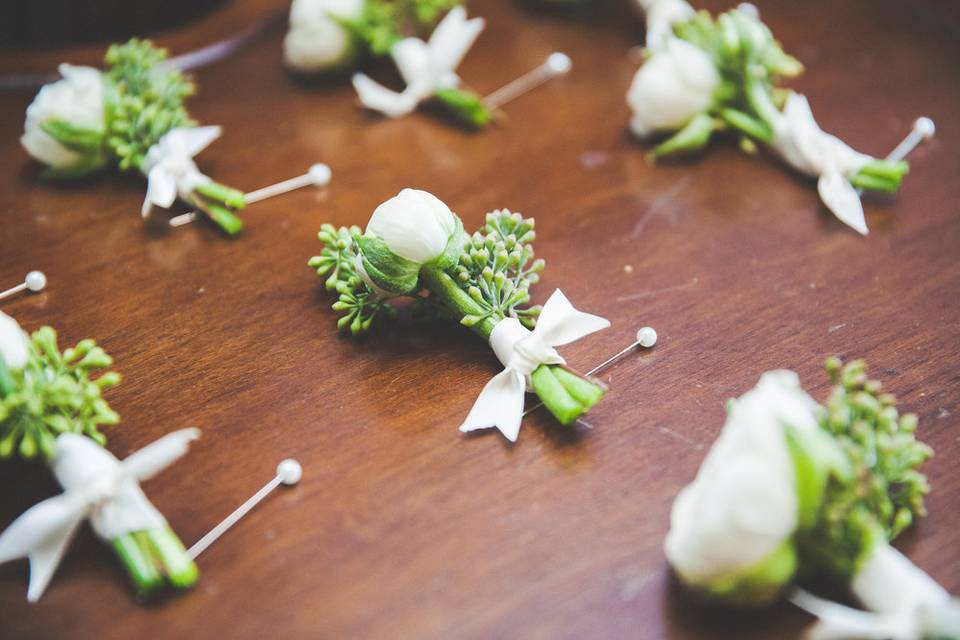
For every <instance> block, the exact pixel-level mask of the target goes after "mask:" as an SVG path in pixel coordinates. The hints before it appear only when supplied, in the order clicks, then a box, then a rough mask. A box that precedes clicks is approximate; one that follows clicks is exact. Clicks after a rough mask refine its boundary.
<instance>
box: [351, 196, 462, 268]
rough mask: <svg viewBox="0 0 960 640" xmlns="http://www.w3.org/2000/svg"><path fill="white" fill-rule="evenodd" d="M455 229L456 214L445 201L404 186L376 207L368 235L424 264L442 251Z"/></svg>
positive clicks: (395, 251) (392, 249)
mask: <svg viewBox="0 0 960 640" xmlns="http://www.w3.org/2000/svg"><path fill="white" fill-rule="evenodd" d="M456 229H457V223H456V216H454V215H453V212H452V211H450V207H448V206H447V205H446V204H444V203H443V201H442V200H440V199H439V198H437V197H436V196H434V195H433V194H431V193H427V192H426V191H420V190H419V189H404V190H403V191H401V192H400V193H398V194H397V195H395V196H394V197H392V198H390V199H389V200H387V201H386V202H384V203H383V204H381V205H380V206H379V207H377V208H376V210H375V211H374V212H373V216H371V217H370V222H368V223H367V231H366V235H367V236H371V237H375V238H379V239H381V240H383V241H384V242H385V243H386V245H387V246H388V247H389V248H390V251H392V252H393V253H395V254H396V255H398V256H400V257H401V258H406V259H407V260H411V261H413V262H416V263H418V264H423V263H425V262H429V261H430V260H433V259H434V258H436V257H437V256H439V255H440V254H441V253H443V250H444V249H445V248H446V246H447V242H448V241H449V240H450V236H451V235H452V234H453V233H454V232H455V231H456Z"/></svg>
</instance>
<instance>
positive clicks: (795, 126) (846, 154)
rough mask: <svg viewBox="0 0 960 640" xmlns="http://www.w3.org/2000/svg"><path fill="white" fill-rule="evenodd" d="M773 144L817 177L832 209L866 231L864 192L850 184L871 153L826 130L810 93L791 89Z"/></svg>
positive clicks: (791, 161) (790, 161) (792, 163)
mask: <svg viewBox="0 0 960 640" xmlns="http://www.w3.org/2000/svg"><path fill="white" fill-rule="evenodd" d="M773 134H774V135H773V142H772V146H773V148H774V149H775V150H776V151H777V152H778V153H779V154H780V156H781V157H782V158H783V159H784V160H785V161H786V162H787V163H788V164H789V165H790V166H792V167H794V168H795V169H797V170H798V171H802V172H803V173H805V174H807V175H809V176H813V177H815V178H817V191H818V192H819V194H820V198H821V200H823V203H824V204H825V205H826V206H827V208H828V209H830V211H832V212H833V214H834V215H835V216H837V218H838V219H839V220H840V221H841V222H843V223H844V224H846V225H848V226H850V227H852V228H853V229H855V230H856V231H858V232H859V233H862V234H863V235H866V234H867V232H868V230H867V221H866V218H865V217H864V215H863V204H862V203H861V202H860V194H859V193H858V192H857V190H856V189H855V188H854V187H853V185H852V184H850V179H851V178H853V177H854V176H855V175H856V174H857V173H858V172H859V171H860V169H862V168H863V166H864V165H865V164H867V163H868V162H870V160H871V158H870V156H868V155H865V154H862V153H859V152H858V151H854V150H853V149H851V148H850V146H848V145H847V144H846V143H845V142H843V141H842V140H840V139H839V138H837V137H836V136H832V135H830V134H829V133H826V132H824V131H823V130H822V129H821V128H820V126H819V125H818V124H817V121H816V120H814V118H813V112H812V111H811V110H810V104H809V103H808V102H807V99H806V97H804V96H802V95H800V94H799V93H791V94H790V96H789V97H788V98H787V103H786V105H785V106H784V109H783V114H782V117H781V118H778V119H777V120H776V121H775V122H774V126H773Z"/></svg>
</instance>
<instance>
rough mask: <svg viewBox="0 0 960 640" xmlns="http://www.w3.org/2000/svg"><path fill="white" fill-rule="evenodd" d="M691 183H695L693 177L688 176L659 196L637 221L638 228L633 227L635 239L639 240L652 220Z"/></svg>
mask: <svg viewBox="0 0 960 640" xmlns="http://www.w3.org/2000/svg"><path fill="white" fill-rule="evenodd" d="M691 182H693V177H692V176H691V175H689V174H688V175H686V176H684V177H683V178H681V179H679V180H677V181H676V182H675V183H673V184H672V185H670V187H669V188H668V189H667V190H666V191H664V192H663V193H661V194H660V195H659V196H657V197H656V198H655V199H654V201H653V202H651V203H650V206H649V207H647V210H646V211H644V212H643V215H642V216H640V220H638V221H637V224H636V226H634V227H633V237H634V238H639V237H640V234H641V233H642V232H643V229H644V227H646V226H647V223H648V222H649V221H650V219H651V218H653V217H654V216H656V215H657V214H659V213H661V212H662V211H664V210H665V208H666V205H667V204H669V203H670V201H671V200H673V199H674V197H675V196H677V195H679V194H680V192H681V191H683V190H684V189H686V188H687V187H688V186H690V183H691ZM671 211H674V209H671Z"/></svg>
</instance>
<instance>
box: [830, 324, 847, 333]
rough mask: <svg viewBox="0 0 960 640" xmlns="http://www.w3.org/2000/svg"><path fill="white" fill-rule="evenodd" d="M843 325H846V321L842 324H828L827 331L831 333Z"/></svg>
mask: <svg viewBox="0 0 960 640" xmlns="http://www.w3.org/2000/svg"><path fill="white" fill-rule="evenodd" d="M845 326H847V323H846V322H844V323H843V324H835V325H832V326H829V327H827V333H833V332H834V331H839V330H840V329H843V328H844V327H845Z"/></svg>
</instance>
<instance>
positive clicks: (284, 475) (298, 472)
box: [277, 458, 303, 486]
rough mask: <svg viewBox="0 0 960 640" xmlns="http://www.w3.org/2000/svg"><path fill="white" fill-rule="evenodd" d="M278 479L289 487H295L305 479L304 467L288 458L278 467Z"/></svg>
mask: <svg viewBox="0 0 960 640" xmlns="http://www.w3.org/2000/svg"><path fill="white" fill-rule="evenodd" d="M277 477H278V478H280V482H282V483H283V484H285V485H287V486H291V485H295V484H297V483H298V482H300V478H302V477H303V467H301V466H300V463H299V462H297V461H296V460H294V459H293V458H287V459H286V460H283V461H282V462H281V463H280V464H278V465H277Z"/></svg>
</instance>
